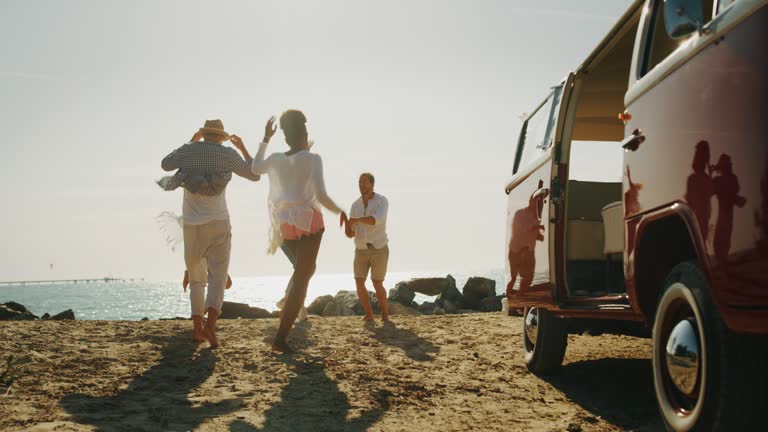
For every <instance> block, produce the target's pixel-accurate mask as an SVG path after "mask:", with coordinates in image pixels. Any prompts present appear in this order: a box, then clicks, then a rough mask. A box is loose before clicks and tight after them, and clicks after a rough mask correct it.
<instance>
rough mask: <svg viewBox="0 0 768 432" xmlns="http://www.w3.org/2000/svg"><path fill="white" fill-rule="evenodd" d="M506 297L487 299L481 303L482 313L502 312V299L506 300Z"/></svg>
mask: <svg viewBox="0 0 768 432" xmlns="http://www.w3.org/2000/svg"><path fill="white" fill-rule="evenodd" d="M506 298H507V296H506V295H500V296H492V297H486V298H484V299H482V300H481V301H480V311H482V312H498V311H500V310H501V308H502V305H501V301H502V299H506Z"/></svg>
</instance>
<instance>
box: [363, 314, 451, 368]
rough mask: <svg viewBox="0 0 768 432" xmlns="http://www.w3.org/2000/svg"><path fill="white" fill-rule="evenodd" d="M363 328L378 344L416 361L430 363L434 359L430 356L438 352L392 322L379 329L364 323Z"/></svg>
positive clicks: (432, 345) (428, 343)
mask: <svg viewBox="0 0 768 432" xmlns="http://www.w3.org/2000/svg"><path fill="white" fill-rule="evenodd" d="M365 328H366V329H367V330H368V331H369V332H371V334H372V335H373V337H374V338H375V339H376V340H378V341H379V342H381V343H383V344H386V345H392V346H395V347H398V348H400V349H401V350H403V352H404V353H405V355H407V356H408V357H410V358H411V359H413V360H416V361H421V362H423V361H432V360H434V357H433V356H432V355H431V354H437V353H438V352H439V351H440V349H439V348H438V347H436V346H435V345H434V344H433V343H432V342H430V341H428V340H426V339H424V338H422V337H420V336H419V335H417V334H416V333H414V332H412V331H411V330H406V329H402V328H398V327H397V325H396V324H395V323H393V322H389V323H385V324H384V325H383V326H381V327H376V326H374V325H373V323H366V325H365Z"/></svg>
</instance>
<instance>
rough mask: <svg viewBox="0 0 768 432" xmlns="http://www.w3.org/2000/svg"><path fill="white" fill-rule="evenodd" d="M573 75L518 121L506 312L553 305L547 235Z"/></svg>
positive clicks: (509, 207) (510, 200)
mask: <svg viewBox="0 0 768 432" xmlns="http://www.w3.org/2000/svg"><path fill="white" fill-rule="evenodd" d="M573 82H574V75H573V74H569V76H568V77H567V78H566V79H565V80H564V81H563V82H562V83H561V84H560V85H558V86H555V87H553V88H552V89H551V90H550V93H549V94H548V95H547V97H546V99H544V101H542V102H541V103H540V104H539V105H538V106H537V107H536V108H535V109H534V110H533V112H532V113H531V114H530V115H528V117H527V118H526V119H525V121H524V123H523V127H522V129H521V132H520V138H519V140H518V146H517V152H516V156H515V161H514V169H513V177H512V180H511V181H510V182H509V184H508V185H507V187H506V188H505V192H506V193H507V195H508V199H507V223H506V245H507V259H506V280H507V287H506V293H507V298H508V301H509V306H510V307H511V308H523V307H527V306H543V305H547V304H554V300H555V291H556V290H555V284H554V283H553V282H554V279H553V275H554V273H553V271H552V270H553V263H554V262H553V257H554V255H553V254H552V253H551V250H552V248H551V244H552V241H553V238H551V236H550V232H552V229H553V227H554V225H555V224H556V223H557V214H558V211H559V209H558V203H557V202H556V201H555V199H553V198H556V197H557V196H559V194H560V186H559V184H558V183H557V181H558V180H557V178H558V177H557V164H556V163H555V162H556V159H557V158H558V157H559V156H558V153H557V152H558V151H559V149H560V148H561V146H560V143H561V140H562V138H561V137H562V136H563V134H562V128H563V123H564V122H563V119H564V117H565V113H566V110H567V107H568V103H569V100H570V96H571V91H572V87H573Z"/></svg>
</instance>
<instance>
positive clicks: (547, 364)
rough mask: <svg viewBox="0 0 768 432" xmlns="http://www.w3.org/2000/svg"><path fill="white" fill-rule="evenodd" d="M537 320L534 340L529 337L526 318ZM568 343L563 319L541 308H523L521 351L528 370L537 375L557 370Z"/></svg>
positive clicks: (561, 362)
mask: <svg viewBox="0 0 768 432" xmlns="http://www.w3.org/2000/svg"><path fill="white" fill-rule="evenodd" d="M529 314H531V315H534V316H532V317H530V318H535V319H536V320H537V325H536V328H535V331H534V334H535V342H534V341H533V340H531V339H532V338H531V337H529V326H528V321H527V320H528V319H529ZM567 345H568V329H567V323H566V321H565V320H564V319H562V318H558V317H556V316H554V315H553V314H552V313H551V312H550V311H548V310H546V309H541V308H525V310H524V311H523V353H524V356H525V365H526V366H527V367H528V370H530V371H531V372H533V373H535V374H537V375H547V374H551V373H553V372H555V371H557V370H558V369H559V368H560V366H561V365H562V364H563V357H565V349H566V347H567Z"/></svg>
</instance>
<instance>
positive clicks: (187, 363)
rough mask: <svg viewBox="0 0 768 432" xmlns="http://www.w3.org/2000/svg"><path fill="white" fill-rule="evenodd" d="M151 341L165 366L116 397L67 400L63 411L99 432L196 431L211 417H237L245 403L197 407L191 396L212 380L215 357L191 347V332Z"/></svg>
mask: <svg viewBox="0 0 768 432" xmlns="http://www.w3.org/2000/svg"><path fill="white" fill-rule="evenodd" d="M150 341H153V342H158V343H162V344H163V351H162V358H161V359H160V362H159V363H157V364H156V365H154V366H152V367H151V368H150V369H148V370H147V371H146V372H144V373H143V374H142V375H140V376H137V377H136V378H134V380H133V382H131V384H130V385H128V387H127V388H126V389H124V390H120V391H119V392H118V393H117V394H115V395H114V396H108V397H95V396H91V395H88V394H82V393H81V394H72V395H67V396H64V397H63V398H62V399H61V400H60V401H59V405H61V407H62V408H64V409H65V410H66V411H67V412H68V413H70V414H71V415H72V417H73V419H74V421H76V422H78V423H82V424H89V425H93V426H95V427H96V430H116V429H132V430H145V429H148V428H149V429H152V430H192V429H195V428H197V427H198V426H199V425H200V424H201V423H202V422H203V421H205V420H206V419H208V418H210V417H214V416H220V415H224V414H227V413H231V412H234V411H237V410H238V409H240V407H241V406H242V404H243V402H242V400H241V399H228V400H223V401H221V402H216V403H212V402H204V403H202V404H200V405H197V406H193V404H192V402H190V401H189V400H188V395H189V393H191V392H192V391H193V390H194V389H196V388H197V387H199V386H200V385H201V384H203V383H204V382H205V381H206V380H207V379H208V377H210V376H211V374H213V371H214V369H215V366H216V354H214V353H213V352H212V351H211V350H208V349H204V350H201V351H199V352H197V349H196V348H197V345H196V344H194V343H192V342H191V341H190V337H189V331H183V332H179V333H176V334H174V335H172V336H170V337H158V338H155V340H152V339H150Z"/></svg>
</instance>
